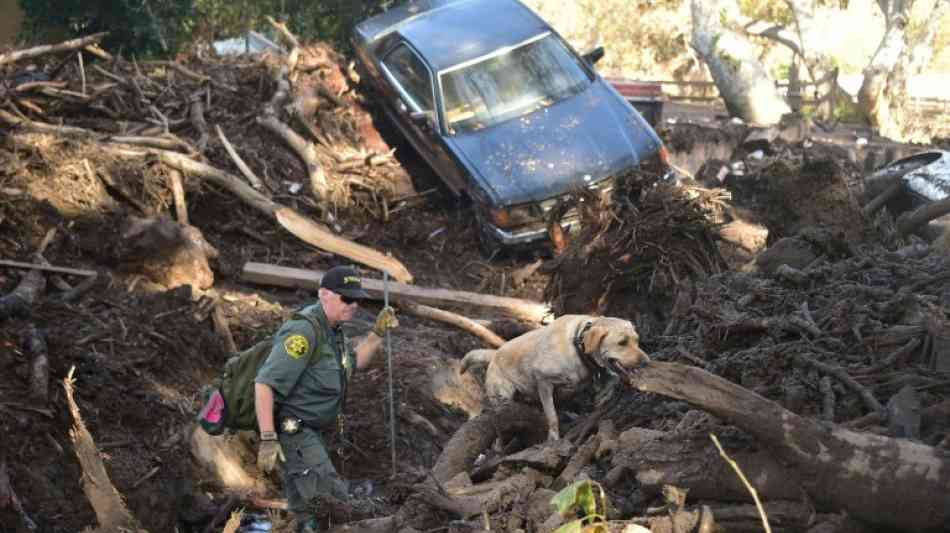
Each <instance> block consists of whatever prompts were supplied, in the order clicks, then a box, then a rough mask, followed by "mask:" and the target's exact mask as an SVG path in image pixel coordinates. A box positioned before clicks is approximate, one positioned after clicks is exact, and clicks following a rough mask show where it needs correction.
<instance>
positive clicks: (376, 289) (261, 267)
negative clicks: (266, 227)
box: [241, 262, 551, 324]
mask: <svg viewBox="0 0 950 533" xmlns="http://www.w3.org/2000/svg"><path fill="white" fill-rule="evenodd" d="M241 278H242V279H243V280H244V281H248V282H251V283H259V284H261V285H274V286H278V287H291V288H302V289H310V290H316V289H318V288H319V287H320V280H321V279H322V278H323V272H320V271H317V270H304V269H300V268H289V267H282V266H277V265H268V264H265V263H254V262H248V263H245V264H244V269H243V271H242V273H241ZM363 288H364V289H366V292H368V293H369V294H370V297H372V298H373V299H377V300H382V299H383V290H384V287H383V282H382V280H378V279H371V278H365V277H364V278H363ZM389 295H390V298H391V301H392V302H393V303H394V304H396V305H403V303H405V302H408V303H410V304H413V303H415V304H425V305H432V306H439V307H441V306H450V305H454V306H473V307H481V308H485V309H490V310H492V311H494V312H498V313H503V314H505V315H507V316H509V317H514V318H518V319H521V320H527V321H530V322H532V323H535V324H537V323H540V322H543V321H544V320H545V319H546V318H547V317H549V316H550V314H551V310H550V308H549V307H548V306H547V305H545V304H542V303H540V302H533V301H530V300H522V299H519V298H508V297H503V296H491V295H486V294H479V293H474V292H465V291H453V290H449V289H436V288H426V287H417V286H415V285H407V284H405V283H397V282H390V283H389Z"/></svg>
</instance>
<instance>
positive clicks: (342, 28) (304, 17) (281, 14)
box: [19, 0, 392, 56]
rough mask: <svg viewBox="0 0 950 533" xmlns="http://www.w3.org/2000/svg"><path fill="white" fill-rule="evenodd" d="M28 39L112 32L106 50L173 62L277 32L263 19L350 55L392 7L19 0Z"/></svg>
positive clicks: (286, 0) (213, 0)
mask: <svg viewBox="0 0 950 533" xmlns="http://www.w3.org/2000/svg"><path fill="white" fill-rule="evenodd" d="M19 2H20V5H21V7H22V8H23V11H24V13H25V15H26V25H25V31H24V33H25V35H26V36H27V37H29V38H30V39H31V40H36V41H51V40H55V39H61V38H66V37H73V36H77V35H84V34H89V33H93V32H98V31H108V32H109V36H108V37H107V39H106V41H105V42H104V45H105V46H106V47H107V48H109V49H111V50H121V51H123V53H126V54H134V55H139V56H152V55H172V54H174V53H176V52H178V51H180V50H181V49H183V48H185V47H188V46H190V45H193V44H201V43H205V44H207V43H209V42H212V41H214V40H218V39H225V38H230V37H236V36H239V35H242V34H244V33H245V32H247V31H248V30H258V31H263V32H265V33H269V32H270V26H269V25H268V24H267V23H266V22H265V20H264V17H266V16H273V17H276V18H282V19H285V20H287V22H288V23H289V26H290V29H291V31H293V32H294V33H295V34H297V35H298V36H299V37H301V38H303V39H322V40H328V41H331V42H333V43H334V44H335V45H337V47H338V48H342V49H344V50H345V49H347V48H348V46H349V45H348V43H349V36H350V34H351V31H352V27H353V25H354V24H356V23H357V22H359V21H360V20H362V19H363V18H365V17H367V16H369V15H371V14H373V13H376V12H378V11H380V10H382V8H383V7H384V6H385V5H387V4H391V3H392V1H391V0H389V1H387V0H19Z"/></svg>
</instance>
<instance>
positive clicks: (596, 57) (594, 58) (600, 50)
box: [581, 46, 604, 66]
mask: <svg viewBox="0 0 950 533" xmlns="http://www.w3.org/2000/svg"><path fill="white" fill-rule="evenodd" d="M581 57H582V58H584V61H587V64H589V65H590V66H594V65H595V64H597V62H598V61H600V60H601V59H603V58H604V47H603V46H598V47H597V48H594V49H593V50H591V51H589V52H587V53H585V54H584V55H582V56H581Z"/></svg>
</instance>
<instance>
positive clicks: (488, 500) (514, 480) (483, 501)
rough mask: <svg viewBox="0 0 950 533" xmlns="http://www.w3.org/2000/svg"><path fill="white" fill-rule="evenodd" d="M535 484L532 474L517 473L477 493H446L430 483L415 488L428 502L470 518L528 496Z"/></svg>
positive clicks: (459, 515) (456, 514)
mask: <svg viewBox="0 0 950 533" xmlns="http://www.w3.org/2000/svg"><path fill="white" fill-rule="evenodd" d="M535 486H536V482H535V480H534V479H533V478H532V477H531V476H529V475H527V474H516V475H514V476H511V477H510V478H508V479H506V480H504V481H501V482H498V483H493V484H492V487H491V490H489V491H488V492H485V493H482V494H477V495H458V496H456V495H446V494H442V493H441V492H439V491H438V490H437V489H435V488H433V487H431V486H428V485H416V487H415V490H416V492H418V493H419V494H420V495H421V496H422V497H423V500H424V501H425V502H426V503H427V504H429V505H431V506H433V507H436V508H438V509H442V510H443V511H448V512H449V513H452V514H454V515H455V516H458V517H460V518H468V517H471V516H477V515H480V514H482V513H491V512H493V511H495V510H497V509H498V508H499V507H501V506H502V505H503V504H505V503H506V502H508V501H512V500H514V501H520V500H522V499H524V498H526V497H528V496H529V495H530V494H531V492H532V491H533V490H534V488H535Z"/></svg>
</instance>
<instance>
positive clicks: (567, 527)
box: [554, 496, 584, 533]
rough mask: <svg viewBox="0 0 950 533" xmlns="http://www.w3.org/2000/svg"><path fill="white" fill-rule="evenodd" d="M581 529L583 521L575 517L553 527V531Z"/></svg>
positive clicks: (573, 532) (564, 532)
mask: <svg viewBox="0 0 950 533" xmlns="http://www.w3.org/2000/svg"><path fill="white" fill-rule="evenodd" d="M555 497H556V496H555ZM582 531H584V526H583V523H582V521H581V520H580V519H577V520H574V521H571V522H568V523H566V524H564V525H563V526H561V527H559V528H557V529H555V530H554V533H581V532H582Z"/></svg>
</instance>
